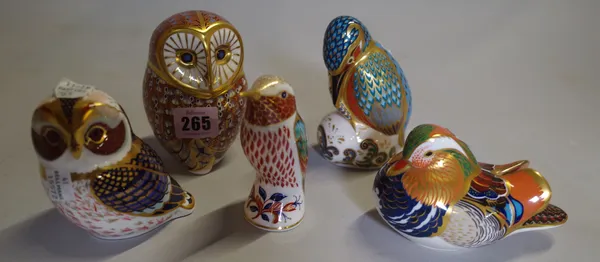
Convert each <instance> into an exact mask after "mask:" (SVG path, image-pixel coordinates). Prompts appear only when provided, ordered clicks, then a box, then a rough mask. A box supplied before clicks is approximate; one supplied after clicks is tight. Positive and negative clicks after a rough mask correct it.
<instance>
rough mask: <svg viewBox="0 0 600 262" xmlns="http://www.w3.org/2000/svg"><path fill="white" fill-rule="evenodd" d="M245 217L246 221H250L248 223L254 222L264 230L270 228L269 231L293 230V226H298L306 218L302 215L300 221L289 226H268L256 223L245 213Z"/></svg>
mask: <svg viewBox="0 0 600 262" xmlns="http://www.w3.org/2000/svg"><path fill="white" fill-rule="evenodd" d="M244 219H246V221H248V223H250V224H252V225H253V226H255V227H257V228H259V229H263V230H268V231H279V232H282V231H288V230H291V229H292V228H294V227H296V226H298V225H299V224H300V223H301V222H302V220H304V216H302V218H300V220H298V222H296V223H294V224H292V225H289V226H285V227H267V226H263V225H259V224H257V223H254V222H253V221H252V220H251V219H250V218H248V216H246V215H244Z"/></svg>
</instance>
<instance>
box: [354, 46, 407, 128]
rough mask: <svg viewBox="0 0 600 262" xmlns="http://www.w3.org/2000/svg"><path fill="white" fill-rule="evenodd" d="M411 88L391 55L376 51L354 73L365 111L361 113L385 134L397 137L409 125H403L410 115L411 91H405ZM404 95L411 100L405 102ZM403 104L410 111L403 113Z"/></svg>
mask: <svg viewBox="0 0 600 262" xmlns="http://www.w3.org/2000/svg"><path fill="white" fill-rule="evenodd" d="M378 47H379V45H378ZM382 50H385V49H382ZM408 89H409V87H408V85H407V84H406V79H405V78H404V74H403V72H402V69H400V67H399V65H398V63H397V62H396V61H395V60H394V59H393V58H392V57H391V56H389V53H385V52H372V53H370V54H369V55H368V57H367V58H366V59H365V60H364V61H362V62H361V63H359V64H358V65H357V68H356V71H355V73H354V96H355V97H356V100H357V101H358V107H359V108H360V109H361V110H362V112H360V113H359V114H363V115H364V116H365V117H366V118H367V119H369V121H370V122H371V123H372V124H373V125H374V126H376V127H377V129H379V130H382V131H385V133H388V134H395V133H398V132H399V131H400V129H403V128H405V126H406V124H405V126H401V124H402V121H403V119H404V118H405V117H407V115H405V114H407V113H408V112H410V106H411V102H410V99H409V98H410V97H409V93H408V92H410V91H405V90H408ZM404 92H406V94H407V97H406V100H407V101H403V99H404ZM402 103H408V106H407V108H408V112H403V108H402ZM354 113H355V114H357V113H358V112H354ZM406 123H408V119H407V121H406Z"/></svg>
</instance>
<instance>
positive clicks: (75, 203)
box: [31, 79, 195, 239]
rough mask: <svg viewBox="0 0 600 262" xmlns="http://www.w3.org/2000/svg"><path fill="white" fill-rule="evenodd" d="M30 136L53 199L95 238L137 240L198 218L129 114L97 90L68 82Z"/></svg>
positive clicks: (37, 116)
mask: <svg viewBox="0 0 600 262" xmlns="http://www.w3.org/2000/svg"><path fill="white" fill-rule="evenodd" d="M31 136H32V140H33V146H34V149H35V152H36V153H37V156H38V159H39V162H40V171H41V179H42V185H43V186H44V189H45V190H46V193H47V194H48V197H49V198H50V200H51V201H52V203H53V204H54V206H55V207H56V208H57V209H58V211H59V212H60V213H61V214H62V215H64V216H65V217H66V218H67V219H68V220H69V221H71V222H72V223H74V224H76V225H77V226H79V227H81V228H83V229H85V230H87V231H88V232H89V233H91V235H93V236H95V237H98V238H101V239H125V238H131V237H135V236H138V235H141V234H144V233H147V232H149V231H151V230H154V229H156V228H158V227H159V226H161V225H163V224H164V223H166V222H169V221H171V220H174V219H177V218H180V217H183V216H187V215H189V214H191V213H192V212H193V210H194V205H195V201H194V197H193V196H192V195H191V194H190V193H189V192H187V191H185V190H183V188H182V187H181V186H180V185H179V184H178V183H177V182H176V181H175V180H174V179H173V178H172V177H170V176H169V174H168V173H167V172H166V171H165V170H164V168H163V163H162V161H161V159H160V157H159V156H158V155H157V154H156V152H155V151H154V150H153V149H152V148H151V147H150V146H148V145H147V144H146V143H144V141H142V140H141V139H140V138H139V137H137V136H136V135H135V134H134V133H133V131H132V130H131V125H130V123H129V119H128V118H127V115H126V114H125V112H124V111H123V108H122V107H121V106H120V105H119V104H118V103H117V102H115V100H114V99H113V98H112V97H110V96H109V95H107V94H106V93H104V92H102V91H100V90H98V89H96V88H94V87H93V86H89V85H81V84H77V83H75V82H72V81H70V80H67V79H63V80H62V81H61V82H60V83H59V84H58V86H57V87H56V89H55V91H54V94H53V96H52V97H50V98H49V99H47V100H45V101H43V103H41V104H40V105H39V106H38V107H37V108H36V109H35V111H34V113H33V118H32V126H31Z"/></svg>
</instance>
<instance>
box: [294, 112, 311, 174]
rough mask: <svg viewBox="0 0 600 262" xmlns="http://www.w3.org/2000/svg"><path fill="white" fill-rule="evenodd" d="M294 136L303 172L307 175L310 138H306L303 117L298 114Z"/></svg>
mask: <svg viewBox="0 0 600 262" xmlns="http://www.w3.org/2000/svg"><path fill="white" fill-rule="evenodd" d="M294 136H295V137H296V146H297V147H298V156H299V158H300V166H301V168H302V172H303V173H306V166H307V164H308V137H307V136H306V126H305V125H304V121H302V117H300V115H299V114H296V123H295V124H294Z"/></svg>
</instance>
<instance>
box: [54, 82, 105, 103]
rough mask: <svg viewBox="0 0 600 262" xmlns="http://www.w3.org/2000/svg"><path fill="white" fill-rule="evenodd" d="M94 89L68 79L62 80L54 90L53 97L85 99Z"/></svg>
mask: <svg viewBox="0 0 600 262" xmlns="http://www.w3.org/2000/svg"><path fill="white" fill-rule="evenodd" d="M95 89H96V88H95V87H94V86H91V85H82V84H78V83H75V82H73V81H71V80H69V79H66V78H63V79H62V80H60V82H59V83H58V85H57V86H56V88H55V89H54V96H55V97H56V98H79V97H85V96H87V95H88V94H89V93H91V92H92V91H94V90H95Z"/></svg>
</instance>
